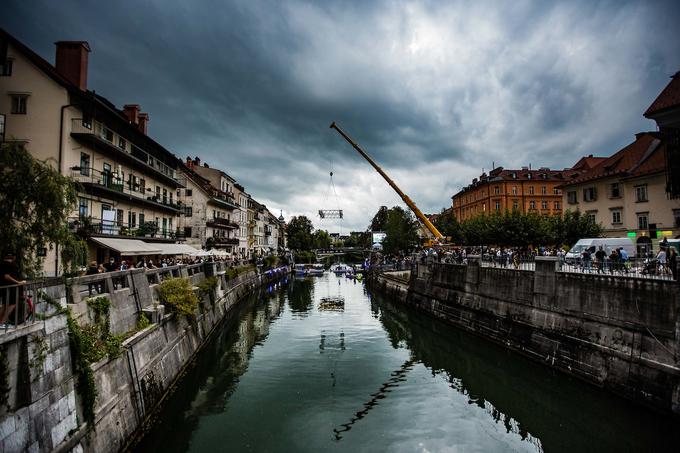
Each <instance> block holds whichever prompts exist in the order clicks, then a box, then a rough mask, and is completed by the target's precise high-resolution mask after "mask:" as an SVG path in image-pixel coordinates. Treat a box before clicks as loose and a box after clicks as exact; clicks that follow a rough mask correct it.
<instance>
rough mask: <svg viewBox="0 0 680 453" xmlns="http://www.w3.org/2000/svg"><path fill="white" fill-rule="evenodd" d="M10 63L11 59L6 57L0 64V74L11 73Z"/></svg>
mask: <svg viewBox="0 0 680 453" xmlns="http://www.w3.org/2000/svg"><path fill="white" fill-rule="evenodd" d="M12 63H13V60H9V59H7V60H5V61H4V62H3V63H2V64H0V76H2V77H10V76H11V75H12Z"/></svg>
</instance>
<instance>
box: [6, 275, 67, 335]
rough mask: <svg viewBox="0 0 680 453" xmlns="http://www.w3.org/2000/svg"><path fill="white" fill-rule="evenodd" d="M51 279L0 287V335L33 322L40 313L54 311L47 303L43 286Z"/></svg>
mask: <svg viewBox="0 0 680 453" xmlns="http://www.w3.org/2000/svg"><path fill="white" fill-rule="evenodd" d="M54 284H55V282H54V280H53V279H46V280H43V281H39V282H30V283H24V284H21V285H10V286H3V287H0V335H2V334H5V333H8V332H11V331H13V330H14V329H16V328H17V327H21V326H25V325H30V324H33V323H34V322H35V321H36V320H38V319H42V318H41V315H44V314H47V313H48V312H50V311H54V308H53V307H50V306H49V304H48V303H47V297H46V295H45V292H44V288H46V287H48V286H52V285H54Z"/></svg>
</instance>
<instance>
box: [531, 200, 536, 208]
mask: <svg viewBox="0 0 680 453" xmlns="http://www.w3.org/2000/svg"><path fill="white" fill-rule="evenodd" d="M529 209H536V202H535V201H534V200H531V201H530V202H529Z"/></svg>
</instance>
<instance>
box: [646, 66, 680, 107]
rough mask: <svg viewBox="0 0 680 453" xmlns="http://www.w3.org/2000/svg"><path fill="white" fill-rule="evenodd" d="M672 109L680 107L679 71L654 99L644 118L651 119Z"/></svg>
mask: <svg viewBox="0 0 680 453" xmlns="http://www.w3.org/2000/svg"><path fill="white" fill-rule="evenodd" d="M674 107H680V71H678V72H676V73H675V74H674V75H673V76H672V77H671V81H670V82H669V83H668V85H666V88H664V89H663V91H662V92H661V94H659V96H657V98H656V99H654V102H652V105H650V106H649V108H648V109H647V111H646V112H645V116H646V117H647V118H651V117H653V116H654V115H656V114H657V113H660V112H662V111H664V110H669V109H671V108H674Z"/></svg>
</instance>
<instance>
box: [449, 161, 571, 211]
mask: <svg viewBox="0 0 680 453" xmlns="http://www.w3.org/2000/svg"><path fill="white" fill-rule="evenodd" d="M563 173H564V170H551V169H549V168H544V167H542V168H539V169H538V170H532V169H530V168H529V167H523V168H522V169H521V170H506V169H504V168H503V167H497V168H494V169H493V170H491V171H490V172H489V173H488V174H486V173H483V174H482V175H480V177H479V178H475V179H473V180H472V183H471V184H470V185H469V186H467V187H465V188H464V189H462V190H461V191H460V192H458V193H456V194H455V195H453V196H452V197H451V201H452V203H451V207H452V209H453V212H454V214H455V216H456V218H457V219H458V220H459V221H463V220H467V219H470V218H472V217H475V216H478V215H483V214H492V213H495V212H499V213H502V212H505V211H512V210H519V211H521V212H535V213H537V214H541V215H560V214H561V213H562V208H563V202H562V191H561V190H560V189H559V186H560V185H561V184H563V183H564V176H563Z"/></svg>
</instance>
